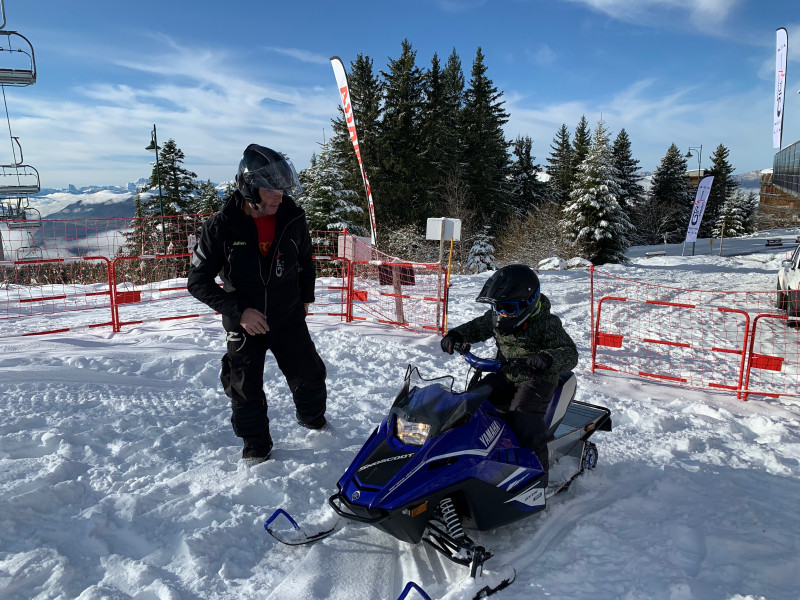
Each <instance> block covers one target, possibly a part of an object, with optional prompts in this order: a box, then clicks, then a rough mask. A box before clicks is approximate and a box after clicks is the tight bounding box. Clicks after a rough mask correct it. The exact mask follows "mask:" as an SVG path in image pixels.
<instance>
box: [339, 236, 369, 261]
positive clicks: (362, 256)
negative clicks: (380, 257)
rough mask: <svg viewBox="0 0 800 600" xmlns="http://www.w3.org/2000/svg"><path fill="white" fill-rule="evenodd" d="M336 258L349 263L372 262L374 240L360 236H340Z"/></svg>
mask: <svg viewBox="0 0 800 600" xmlns="http://www.w3.org/2000/svg"><path fill="white" fill-rule="evenodd" d="M336 256H338V257H339V258H346V259H347V260H349V261H360V262H369V261H370V260H372V239H371V238H368V237H361V236H358V235H347V236H345V235H340V236H339V239H338V243H337V252H336Z"/></svg>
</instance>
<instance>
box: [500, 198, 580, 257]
mask: <svg viewBox="0 0 800 600" xmlns="http://www.w3.org/2000/svg"><path fill="white" fill-rule="evenodd" d="M561 218H562V212H561V208H560V207H559V206H557V205H555V204H549V203H548V204H543V205H541V206H539V207H537V209H536V210H535V211H534V212H533V213H531V214H530V215H529V216H527V217H526V218H524V219H512V220H511V221H510V222H509V223H508V226H507V227H506V229H505V231H504V232H503V235H502V236H501V237H500V238H499V239H498V240H497V247H498V249H497V254H496V255H495V257H496V258H497V262H498V263H499V264H500V265H509V264H514V263H522V264H526V265H530V266H532V267H534V268H535V267H536V266H537V265H538V264H539V261H541V260H543V259H545V258H550V257H551V256H560V257H561V258H564V259H568V258H572V257H573V256H574V255H575V253H576V250H575V248H574V247H573V246H572V244H571V243H570V242H569V240H568V239H567V236H566V234H565V233H564V232H563V230H562V229H561V227H560V226H559V221H560V220H561Z"/></svg>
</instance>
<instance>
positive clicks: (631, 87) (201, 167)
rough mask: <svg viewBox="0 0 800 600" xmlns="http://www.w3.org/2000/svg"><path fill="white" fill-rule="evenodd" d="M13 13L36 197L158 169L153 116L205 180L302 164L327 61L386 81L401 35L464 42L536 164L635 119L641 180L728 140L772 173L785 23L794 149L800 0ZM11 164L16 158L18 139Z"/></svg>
mask: <svg viewBox="0 0 800 600" xmlns="http://www.w3.org/2000/svg"><path fill="white" fill-rule="evenodd" d="M5 9H6V29H9V30H14V31H18V32H20V33H21V34H23V35H25V37H27V38H28V39H29V40H31V42H32V43H33V46H34V49H35V52H36V63H37V70H38V78H39V80H38V82H37V83H36V84H35V85H33V86H30V87H25V88H6V101H7V103H8V107H9V111H10V116H11V130H12V133H13V135H15V136H19V139H20V142H21V143H22V147H23V150H24V153H25V160H26V162H27V163H29V164H31V165H33V166H35V167H36V168H37V169H38V170H39V172H40V174H41V179H42V185H43V187H65V186H66V185H67V184H74V185H77V186H83V185H90V184H99V185H113V184H117V185H122V184H125V183H127V182H128V181H134V180H136V179H138V178H140V177H147V176H149V173H150V164H149V163H150V161H152V160H153V158H152V154H149V153H147V152H145V150H144V147H145V146H146V145H147V144H148V143H149V141H150V131H151V129H152V127H153V124H154V123H155V124H156V125H157V127H158V135H159V141H160V142H163V141H166V140H167V139H168V138H173V139H175V141H176V143H177V144H178V146H179V147H180V148H181V149H182V150H183V151H184V153H185V154H186V161H185V165H186V166H187V167H188V168H189V169H191V170H193V171H195V172H196V173H197V174H198V176H199V177H200V178H202V179H211V180H212V181H224V180H227V179H230V178H232V176H233V174H234V172H235V169H236V165H237V164H238V159H239V157H240V156H241V152H242V150H243V149H244V147H245V146H246V145H247V144H248V143H251V142H257V143H260V144H264V145H267V146H270V147H273V148H275V149H277V150H281V151H284V152H286V153H287V154H288V155H289V156H290V157H291V158H292V159H293V161H294V162H295V165H296V166H297V167H298V169H300V168H303V167H306V166H308V164H309V161H310V158H311V155H312V153H313V152H315V151H316V149H317V148H318V144H319V143H320V142H322V141H323V138H324V137H329V136H330V134H331V127H330V121H331V118H333V117H334V116H335V115H336V111H337V107H338V103H339V96H338V93H337V90H336V83H335V79H334V76H333V72H332V70H331V67H330V63H329V60H328V59H329V57H330V56H333V55H338V56H340V57H341V58H342V59H343V60H344V62H345V65H346V67H348V68H349V64H350V61H352V60H354V59H355V57H356V56H357V55H358V54H359V53H363V54H366V55H368V56H370V57H371V58H372V59H373V60H374V65H375V68H376V70H377V69H386V68H387V65H388V61H389V58H397V57H398V55H399V53H400V45H401V42H402V40H403V39H404V38H407V39H408V40H409V41H410V42H411V44H412V46H413V48H414V49H415V50H416V51H417V64H418V65H419V66H421V67H425V68H427V67H428V66H429V65H430V61H431V58H432V57H433V54H434V53H438V55H439V56H440V58H443V59H444V58H446V57H447V56H448V55H449V54H450V52H451V51H452V49H453V48H455V50H456V52H457V53H458V55H459V56H460V57H461V60H462V64H463V67H464V71H465V76H466V77H467V79H468V78H469V72H470V69H471V66H472V61H473V59H474V57H475V53H476V51H477V49H478V47H481V48H482V51H483V53H484V55H485V57H486V58H485V62H486V65H487V66H488V76H489V77H490V78H491V79H492V80H493V81H494V83H495V85H496V86H497V87H498V88H499V89H500V90H501V91H502V92H503V93H504V98H505V100H506V109H507V110H508V112H509V113H510V116H511V118H510V121H509V123H508V124H507V126H506V135H507V137H508V138H509V139H513V138H515V137H516V136H518V135H529V136H531V137H532V138H533V152H534V154H535V155H536V157H537V159H538V161H539V162H540V163H542V164H544V163H545V161H546V158H547V155H548V153H549V152H550V144H551V142H552V140H553V136H554V135H555V133H556V130H557V129H558V128H559V127H560V126H561V124H562V123H565V124H566V125H567V126H568V127H569V129H570V132H572V131H574V129H575V125H576V124H577V123H578V121H579V119H580V117H581V115H585V116H586V118H587V119H588V120H589V123H590V124H591V126H592V128H594V126H595V125H596V123H597V121H598V120H599V119H600V118H601V117H602V118H603V119H604V120H605V122H606V126H607V128H608V129H610V130H611V132H612V135H616V133H617V132H618V131H619V130H620V129H621V128H623V127H624V128H625V129H626V130H627V132H628V134H629V136H630V138H631V141H632V146H633V152H634V156H635V157H636V158H638V159H639V160H640V161H641V166H642V168H643V169H645V170H653V169H655V168H656V167H657V166H658V164H659V162H660V160H661V158H662V157H663V156H664V154H665V153H666V150H667V148H668V147H669V145H670V144H671V143H673V142H674V143H675V144H677V145H678V146H679V147H680V148H681V149H688V148H689V147H690V146H700V145H701V144H702V146H703V157H702V158H703V166H704V167H708V166H709V158H710V156H711V153H712V151H713V149H714V148H716V147H717V145H718V144H720V143H722V144H724V145H725V146H727V147H728V148H729V149H730V151H731V157H730V162H731V163H732V165H733V166H734V168H735V169H736V172H738V173H741V172H746V171H751V170H756V169H763V168H767V167H771V166H772V157H773V154H774V150H773V148H772V104H773V93H774V69H775V58H774V54H775V29H776V28H777V27H786V28H787V29H788V32H789V50H790V60H789V66H788V68H787V89H788V93H787V100H786V121H785V123H784V138H783V139H784V146H785V145H788V144H789V143H791V142H794V141H797V140H798V139H800V96H798V94H797V93H796V91H797V90H798V89H800V77H798V79H795V76H793V73H797V74H798V75H800V70H797V71H795V69H797V67H798V63H800V61H798V60H797V59H798V58H800V52H798V51H797V50H800V35H798V37H796V38H795V37H793V36H795V35H796V34H800V14H798V13H797V9H796V2H795V0H791V1H790V0H767V1H761V2H757V1H755V0H405V1H403V2H392V3H383V2H375V1H373V2H366V1H362V0H352V1H350V2H325V1H322V0H305V1H294V2H287V1H281V2H241V1H239V0H228V1H227V2H219V1H217V2H206V1H204V0H194V1H191V2H190V1H187V0H172V1H167V2H164V1H163V0H161V1H158V2H156V1H151V0H137V1H136V2H109V1H108V0H105V1H100V0H70V1H66V0H5ZM791 9H794V10H791ZM2 66H3V65H0V67H2ZM4 147H5V148H7V150H5V151H4V150H3V148H4ZM6 155H8V156H6ZM0 160H2V162H3V163H4V164H5V163H6V162H10V160H11V147H10V141H9V142H8V143H6V144H3V143H2V142H0ZM695 160H696V158H694V159H690V161H689V166H690V168H692V167H693V168H697V163H696V162H694V161H695ZM376 201H379V199H376Z"/></svg>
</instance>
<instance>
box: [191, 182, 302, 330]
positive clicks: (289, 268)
mask: <svg viewBox="0 0 800 600" xmlns="http://www.w3.org/2000/svg"><path fill="white" fill-rule="evenodd" d="M243 202H244V199H243V197H242V195H241V194H240V193H239V192H238V191H237V192H234V193H233V194H232V195H231V196H230V197H228V198H227V200H226V201H225V204H224V206H223V207H222V210H220V212H218V213H217V214H215V215H213V216H212V217H210V218H209V219H208V220H207V221H206V222H205V224H204V225H203V232H202V234H201V236H200V241H199V242H197V245H196V246H195V248H194V253H193V255H192V267H191V269H190V270H189V277H188V282H187V287H188V289H189V293H190V294H192V296H194V297H195V298H197V299H198V300H200V301H201V302H204V303H205V304H207V305H208V306H210V307H211V308H213V309H214V310H216V311H217V312H219V313H220V314H221V315H222V323H223V326H224V327H225V329H226V330H228V331H234V330H239V331H241V330H242V328H241V325H240V323H239V321H240V319H241V316H242V312H243V311H244V309H246V308H255V309H257V310H260V311H261V312H263V313H264V314H265V315H267V324H268V325H269V326H270V328H279V327H280V326H281V325H283V324H287V323H290V322H296V321H297V320H302V319H303V316H304V314H305V311H304V308H303V304H304V303H309V302H313V301H314V278H315V273H314V261H313V258H312V252H311V237H310V235H309V232H308V225H307V223H306V215H305V212H303V210H302V209H301V208H300V207H298V206H297V204H295V202H294V201H293V200H292V199H291V198H289V197H288V196H286V195H284V197H283V201H282V202H281V204H280V206H279V207H278V212H277V214H276V224H275V239H274V241H273V242H272V245H271V246H270V249H269V252H268V253H267V256H266V257H264V256H261V252H260V250H259V248H258V231H257V229H256V224H255V221H253V219H252V218H251V217H249V216H247V215H245V214H244V212H243V210H242V205H243ZM217 275H219V277H220V279H222V282H223V287H222V288H220V287H219V285H218V284H217V283H216V282H215V280H214V279H215V277H216V276H217Z"/></svg>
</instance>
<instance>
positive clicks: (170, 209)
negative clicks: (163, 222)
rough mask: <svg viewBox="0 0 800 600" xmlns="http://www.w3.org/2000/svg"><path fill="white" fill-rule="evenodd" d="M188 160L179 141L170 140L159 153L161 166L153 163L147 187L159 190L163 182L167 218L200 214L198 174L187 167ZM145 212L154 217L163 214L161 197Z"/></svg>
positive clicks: (152, 202)
mask: <svg viewBox="0 0 800 600" xmlns="http://www.w3.org/2000/svg"><path fill="white" fill-rule="evenodd" d="M185 158H186V156H185V155H184V153H183V150H181V149H180V148H178V146H177V144H175V140H173V139H171V138H170V139H169V140H167V142H166V143H165V144H164V146H163V148H161V152H160V153H159V156H158V164H153V171H152V172H151V174H150V181H149V183H148V184H147V185H146V186H145V189H154V190H158V181H159V179H160V180H161V190H162V200H163V205H164V214H165V215H188V214H193V213H195V212H196V210H195V208H196V198H195V193H196V192H197V190H198V185H197V173H193V172H191V171H189V170H188V169H186V168H184V167H183V161H184V159H185ZM145 210H146V211H147V212H148V214H151V215H156V214H160V207H159V206H158V196H155V198H154V199H153V200H151V201H150V202H147V203H145Z"/></svg>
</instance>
